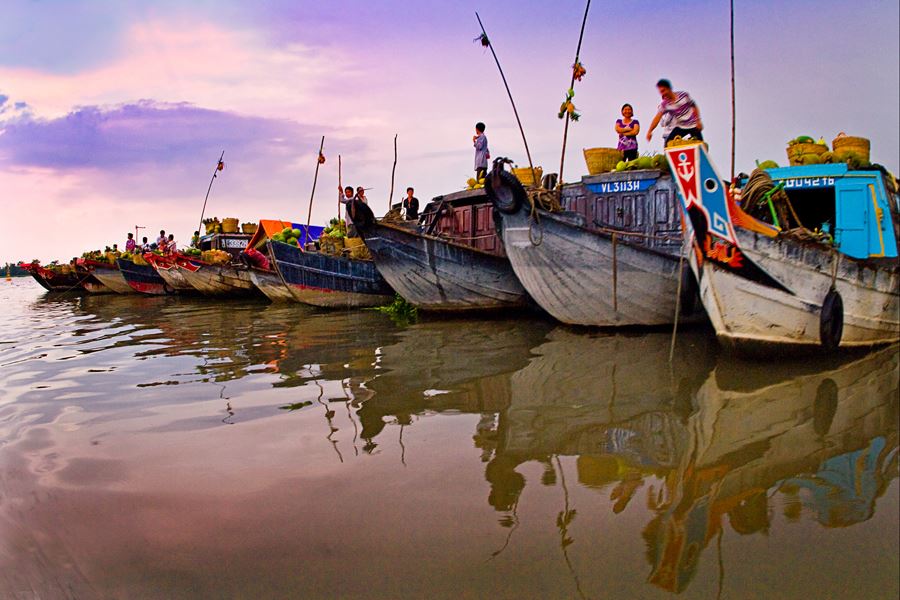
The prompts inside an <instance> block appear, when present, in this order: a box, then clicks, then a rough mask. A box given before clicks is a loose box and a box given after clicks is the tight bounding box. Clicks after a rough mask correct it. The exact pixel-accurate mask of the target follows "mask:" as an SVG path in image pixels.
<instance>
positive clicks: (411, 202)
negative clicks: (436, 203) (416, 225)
mask: <svg viewBox="0 0 900 600" xmlns="http://www.w3.org/2000/svg"><path fill="white" fill-rule="evenodd" d="M414 192H415V190H414V189H413V188H411V187H408V188H406V198H404V199H403V204H402V205H401V207H400V209H401V210H402V211H403V214H404V215H405V218H406V220H407V221H415V220H417V219H418V218H419V199H418V198H416V197H415V196H413V193H414Z"/></svg>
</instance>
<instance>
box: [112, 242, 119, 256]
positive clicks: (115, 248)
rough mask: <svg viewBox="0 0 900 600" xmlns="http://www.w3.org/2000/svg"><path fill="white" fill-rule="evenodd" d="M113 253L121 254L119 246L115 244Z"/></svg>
mask: <svg viewBox="0 0 900 600" xmlns="http://www.w3.org/2000/svg"><path fill="white" fill-rule="evenodd" d="M112 251H113V252H115V253H116V254H118V253H119V245H118V244H113V247H112Z"/></svg>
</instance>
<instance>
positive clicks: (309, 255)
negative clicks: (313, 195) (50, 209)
mask: <svg viewBox="0 0 900 600" xmlns="http://www.w3.org/2000/svg"><path fill="white" fill-rule="evenodd" d="M270 248H271V252H272V258H273V259H274V261H273V262H274V266H275V268H276V269H277V270H278V273H279V274H280V276H281V279H282V280H283V281H284V283H285V284H286V285H287V287H288V289H289V290H290V292H291V295H292V297H293V299H294V300H296V301H297V302H302V303H304V304H311V305H312V306H319V307H322V308H354V307H366V306H380V305H382V304H385V303H387V302H390V300H391V298H392V297H393V294H394V292H393V290H392V289H391V287H390V286H389V285H388V284H387V282H386V281H385V280H384V278H383V277H382V276H381V275H380V274H379V273H378V271H377V270H376V269H375V264H374V263H373V262H372V261H368V260H354V259H350V258H344V257H335V256H328V255H327V254H319V253H313V252H304V251H302V250H300V248H297V247H295V246H292V245H289V244H284V243H281V242H271V243H270Z"/></svg>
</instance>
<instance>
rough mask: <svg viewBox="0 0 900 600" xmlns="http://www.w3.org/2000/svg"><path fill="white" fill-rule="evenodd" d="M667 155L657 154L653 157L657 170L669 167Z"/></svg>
mask: <svg viewBox="0 0 900 600" xmlns="http://www.w3.org/2000/svg"><path fill="white" fill-rule="evenodd" d="M668 164H669V163H668V161H667V160H666V155H665V154H657V155H656V156H654V157H653V166H654V167H656V168H657V169H665V168H666V167H667V166H668Z"/></svg>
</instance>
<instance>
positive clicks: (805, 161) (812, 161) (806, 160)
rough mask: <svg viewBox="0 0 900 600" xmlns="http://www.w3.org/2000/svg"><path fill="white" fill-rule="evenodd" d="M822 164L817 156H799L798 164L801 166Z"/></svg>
mask: <svg viewBox="0 0 900 600" xmlns="http://www.w3.org/2000/svg"><path fill="white" fill-rule="evenodd" d="M821 163H822V159H821V158H820V157H819V155H818V154H801V155H800V164H801V165H818V164H821Z"/></svg>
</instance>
